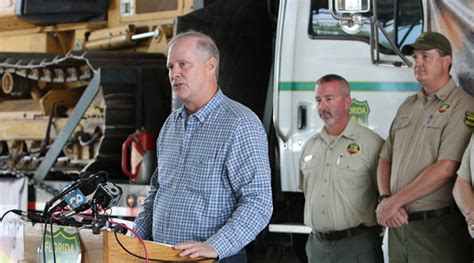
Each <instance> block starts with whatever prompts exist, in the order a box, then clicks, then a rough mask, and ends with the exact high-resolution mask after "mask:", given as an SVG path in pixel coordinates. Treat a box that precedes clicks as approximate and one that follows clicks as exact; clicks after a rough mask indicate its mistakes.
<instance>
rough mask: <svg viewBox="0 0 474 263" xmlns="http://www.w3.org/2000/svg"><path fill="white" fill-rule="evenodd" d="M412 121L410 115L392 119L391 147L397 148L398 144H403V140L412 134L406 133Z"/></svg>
mask: <svg viewBox="0 0 474 263" xmlns="http://www.w3.org/2000/svg"><path fill="white" fill-rule="evenodd" d="M411 122H412V117H411V116H407V115H405V116H398V117H397V118H395V120H394V121H393V126H392V134H393V138H394V141H393V147H394V149H395V148H398V147H399V146H400V145H402V144H403V140H404V139H405V138H407V137H410V136H412V134H409V133H408V127H409V126H410V124H411Z"/></svg>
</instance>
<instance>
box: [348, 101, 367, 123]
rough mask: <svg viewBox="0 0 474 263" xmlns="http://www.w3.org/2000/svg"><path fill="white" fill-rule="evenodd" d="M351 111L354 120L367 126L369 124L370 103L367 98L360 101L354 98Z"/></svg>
mask: <svg viewBox="0 0 474 263" xmlns="http://www.w3.org/2000/svg"><path fill="white" fill-rule="evenodd" d="M349 112H350V115H351V119H352V121H354V122H355V123H358V124H361V125H365V126H367V125H368V124H369V113H370V107H369V103H368V102H367V101H366V100H364V101H359V100H356V99H352V101H351V108H350V111H349Z"/></svg>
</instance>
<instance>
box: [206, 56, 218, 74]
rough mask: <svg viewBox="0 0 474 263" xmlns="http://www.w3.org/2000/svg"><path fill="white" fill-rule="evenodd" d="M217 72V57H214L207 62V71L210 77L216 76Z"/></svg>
mask: <svg viewBox="0 0 474 263" xmlns="http://www.w3.org/2000/svg"><path fill="white" fill-rule="evenodd" d="M216 70H219V69H218V68H217V60H216V58H215V57H212V58H210V59H209V60H208V61H207V71H208V72H209V73H210V75H215V74H216Z"/></svg>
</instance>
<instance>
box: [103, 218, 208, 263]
mask: <svg viewBox="0 0 474 263" xmlns="http://www.w3.org/2000/svg"><path fill="white" fill-rule="evenodd" d="M110 222H111V223H113V224H115V225H118V226H121V227H124V228H126V229H127V230H129V231H130V232H132V233H133V235H135V237H136V238H137V239H138V240H139V241H140V243H142V245H143V249H144V251H145V257H142V256H140V255H137V254H135V253H133V252H132V251H130V250H128V249H127V248H126V247H125V246H124V245H123V244H122V242H120V239H119V238H118V236H117V231H114V236H115V240H116V241H117V243H118V244H119V246H120V247H121V248H122V249H123V250H124V251H125V252H127V253H128V254H129V255H131V256H133V257H136V258H139V259H143V260H145V261H146V262H149V261H156V262H183V263H191V262H202V261H207V260H213V259H212V258H203V259H193V260H168V259H159V258H149V257H148V254H147V248H146V244H145V241H144V240H143V238H142V237H141V236H140V235H139V234H138V233H137V232H135V230H133V229H132V228H130V227H128V226H127V225H126V224H122V223H119V222H115V221H113V220H112V219H111V220H110Z"/></svg>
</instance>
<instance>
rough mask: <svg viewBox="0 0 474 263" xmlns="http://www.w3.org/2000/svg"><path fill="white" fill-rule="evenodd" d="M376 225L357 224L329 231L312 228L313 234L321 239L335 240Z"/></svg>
mask: <svg viewBox="0 0 474 263" xmlns="http://www.w3.org/2000/svg"><path fill="white" fill-rule="evenodd" d="M376 227H378V226H364V225H359V226H356V227H353V228H348V229H345V230H340V231H331V232H318V231H316V230H313V232H312V233H313V234H315V235H317V236H319V238H321V239H322V240H326V241H335V240H340V239H343V238H346V237H351V236H355V235H357V234H360V233H362V232H365V231H367V230H369V229H373V228H376Z"/></svg>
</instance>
